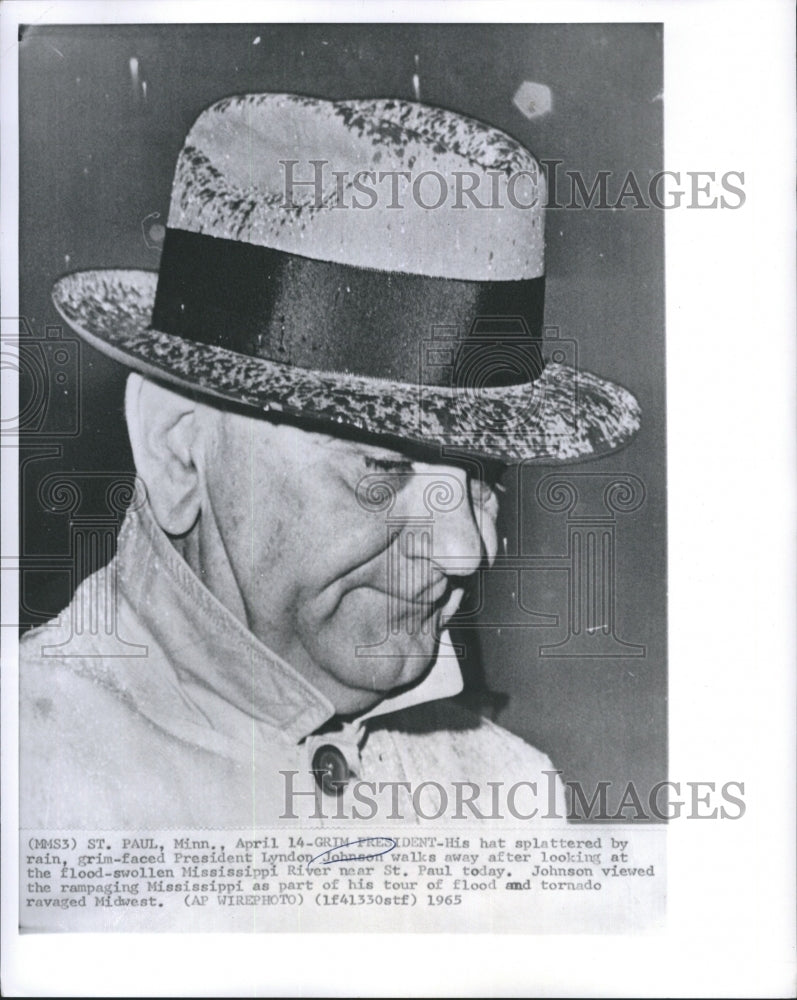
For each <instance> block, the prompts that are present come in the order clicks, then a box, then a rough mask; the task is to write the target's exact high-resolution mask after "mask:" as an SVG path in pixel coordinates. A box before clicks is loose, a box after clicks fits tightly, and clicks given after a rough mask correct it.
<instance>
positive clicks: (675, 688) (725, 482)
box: [0, 0, 796, 997]
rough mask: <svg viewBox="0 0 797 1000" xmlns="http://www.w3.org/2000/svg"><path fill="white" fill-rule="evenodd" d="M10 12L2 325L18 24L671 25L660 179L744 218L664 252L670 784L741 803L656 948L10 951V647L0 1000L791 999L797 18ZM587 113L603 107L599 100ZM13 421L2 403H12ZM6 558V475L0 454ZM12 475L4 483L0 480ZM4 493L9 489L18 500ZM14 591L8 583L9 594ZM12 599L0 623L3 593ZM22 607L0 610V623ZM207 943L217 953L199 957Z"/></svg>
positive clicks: (435, 7)
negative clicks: (725, 193)
mask: <svg viewBox="0 0 797 1000" xmlns="http://www.w3.org/2000/svg"><path fill="white" fill-rule="evenodd" d="M283 10H284V13H283V15H282V16H280V14H279V13H277V12H273V11H272V9H270V8H269V9H266V8H265V7H264V5H262V4H248V5H245V4H237V5H233V4H231V3H227V4H225V5H223V6H221V7H220V6H219V5H218V4H212V5H211V4H206V3H200V2H194V3H190V4H187V3H175V2H158V3H152V2H145V0H141V2H136V3H117V4H113V5H111V4H101V3H71V2H61V3H52V2H51V3H46V2H45V3H23V2H6V3H4V4H3V5H2V6H0V18H1V19H2V34H0V59H1V62H2V64H1V67H0V73H2V76H1V77H0V87H1V89H2V94H3V101H2V152H3V162H2V175H1V176H0V184H1V185H2V189H1V190H0V196H1V197H2V207H1V210H2V219H1V220H0V228H1V229H2V241H3V242H2V289H3V300H2V311H3V315H4V316H7V315H14V314H15V313H16V297H17V285H16V268H17V261H16V232H17V218H16V199H15V197H13V196H12V195H13V192H14V191H15V188H16V180H15V178H16V176H17V175H16V148H15V142H14V141H13V137H14V126H13V122H14V118H15V112H16V91H17V82H16V81H17V59H16V46H15V42H16V27H17V23H19V22H23V23H33V22H40V23H62V22H72V23H101V22H106V23H107V22H120V21H127V22H152V23H157V22H182V21H187V20H191V21H207V22H219V21H224V22H241V21H244V22H245V21H252V22H257V21H262V19H263V18H264V16H265V17H266V18H267V19H269V20H272V21H279V20H283V19H285V20H296V21H298V20H301V21H323V20H334V21H347V20H395V21H435V22H436V21H443V20H463V21H525V20H534V21H591V22H595V21H662V22H664V24H665V34H664V38H665V115H666V119H665V120H666V143H665V153H666V166H667V167H668V168H670V169H681V170H689V169H693V170H717V171H720V172H722V171H724V170H731V169H741V170H744V172H745V190H746V193H747V203H746V205H745V206H744V208H743V209H741V210H738V211H727V212H700V211H673V212H670V213H668V217H667V220H666V225H667V230H666V236H667V275H666V277H667V351H668V358H667V361H668V364H667V377H668V406H669V423H668V447H669V519H670V520H669V523H670V581H671V590H670V607H669V611H670V691H671V694H670V711H671V716H670V747H671V766H670V773H671V776H672V777H673V778H676V779H677V778H679V777H680V778H682V779H683V780H715V781H718V782H722V781H725V780H732V779H733V780H735V779H740V780H744V781H745V785H746V801H747V815H746V816H745V817H744V819H742V820H740V821H737V822H725V823H717V822H705V821H703V822H700V821H688V820H682V821H676V822H673V823H672V824H671V827H670V833H669V861H668V868H669V871H670V884H669V900H668V909H669V914H668V927H667V930H666V931H665V932H663V933H661V934H656V935H650V936H645V937H627V936H614V937H613V936H608V935H596V936H593V937H570V936H556V937H545V936H540V937H520V936H513V935H505V936H493V937H490V938H489V939H488V938H486V937H482V936H479V937H474V936H471V935H467V936H461V937H453V936H443V937H441V936H439V935H428V936H423V935H415V936H410V937H401V936H382V935H368V936H362V937H359V936H354V935H347V936H345V937H342V936H335V935H330V936H315V935H314V936H300V935H297V936H293V935H274V936H267V935H258V936H254V937H245V936H235V935H222V936H205V935H202V936H199V935H197V936H193V935H183V936H177V935H109V934H105V935H98V936H95V935H76V936H72V935H54V936H33V935H31V936H26V937H23V938H20V937H18V936H17V934H16V931H15V927H16V923H17V911H16V889H15V882H16V879H15V869H14V861H15V857H16V843H15V839H16V838H15V830H14V827H15V821H16V795H15V791H16V789H15V779H14V776H15V774H16V763H17V753H16V720H15V717H14V713H13V706H14V705H15V704H16V679H15V677H14V676H13V671H11V670H9V669H7V663H8V662H9V661H8V660H7V659H6V656H7V655H8V656H10V655H12V654H13V647H14V640H13V637H10V636H9V635H6V634H5V633H9V632H11V631H13V630H8V629H3V630H2V631H3V633H4V634H3V657H4V660H3V663H4V669H3V672H2V684H3V698H4V714H3V733H2V735H3V753H2V777H3V789H4V792H5V793H6V794H5V795H4V798H3V821H4V822H3V831H2V834H3V843H2V857H3V900H2V934H3V941H2V944H3V948H2V955H3V968H2V972H3V984H2V985H3V992H4V994H5V995H18V996H30V995H42V994H43V995H69V994H77V995H80V994H85V995H106V994H110V995H114V994H115V995H127V996H135V995H142V996H143V995H157V994H163V995H172V996H180V995H201V996H235V995H248V994H249V993H251V994H253V995H278V994H288V995H297V994H301V995H313V994H320V995H348V996H352V995H367V994H371V993H375V994H391V995H399V994H404V995H452V994H460V995H479V994H482V995H484V994H489V995H508V994H509V995H511V994H516V993H521V994H525V993H529V992H531V993H536V994H537V995H543V996H552V997H555V996H575V995H586V996H599V995H607V996H608V995H615V996H713V997H718V996H742V995H747V996H762V997H763V996H789V995H793V992H794V989H795V965H794V933H795V915H794V898H795V897H794V873H795V868H794V842H795V837H794V834H795V828H794V806H795V790H794V789H795V782H794V750H795V740H794V736H795V723H794V704H795V680H794V652H795V648H794V645H795V644H794V627H793V626H794V608H795V596H796V595H795V585H794V567H795V559H794V556H795V545H794V538H795V532H794V525H795V488H794V469H795V437H794V427H795V420H794V417H795V411H794V372H795V348H794V329H795V304H794V303H795V300H794V274H795V254H794V235H793V234H794V222H795V213H794V185H793V182H794V170H793V166H792V162H793V154H794V148H795V127H794V121H795V116H794V54H793V48H794V45H793V39H794V13H793V7H792V5H791V4H790V3H787V2H775V0H765V2H758V3H755V4H753V3H742V2H729V0H725V2H710V0H697V2H695V0H691V2H689V3H686V2H683V3H680V2H675V0H673V2H669V3H659V2H653V0H650V2H645V3H639V2H637V3H634V2H630V0H628V2H607V0H601V2H600V3H599V4H598V3H596V2H594V0H591V2H568V0H560V2H557V3H534V2H529V0H526V2H524V3H520V4H510V3H496V2H493V3H489V4H488V3H457V4H454V3H445V4H443V3H427V4H425V5H423V6H421V5H415V4H407V3H401V2H394V3H390V4H382V3H362V2H360V3H348V2H345V3H336V4H334V5H333V4H329V3H328V4H318V3H300V2H297V0H294V2H293V3H292V4H291V5H290V7H289V8H288V7H287V6H286V7H285V8H283ZM597 99H599V98H598V96H597V95H596V100H597ZM4 389H6V391H5V392H4V394H3V395H4V400H3V407H4V410H5V409H6V407H13V405H14V403H15V400H14V398H13V397H12V396H11V395H10V394H9V393H8V389H7V386H4ZM3 453H4V454H3V468H2V472H3V491H2V497H3V534H2V543H3V553H4V555H5V554H7V553H9V552H11V553H13V552H14V551H15V549H16V518H17V511H16V489H14V488H13V483H14V482H15V479H16V472H15V467H14V466H15V460H16V455H15V454H14V453H13V451H11V450H9V449H3ZM9 459H10V460H11V461H10V465H11V468H9V462H8V460H9ZM9 486H11V488H9ZM5 575H13V574H4V576H5ZM13 589H14V588H13V587H9V586H8V581H5V580H4V587H3V594H2V597H3V612H4V615H5V614H6V612H7V611H8V609H9V607H11V608H12V609H13V613H12V614H11V615H10V618H11V620H14V617H15V613H16V612H15V608H16V602H15V598H16V594H14V593H13ZM9 601H11V602H13V603H12V604H11V605H9V604H8V603H7V602H9ZM210 937H212V941H211V940H209V938H210Z"/></svg>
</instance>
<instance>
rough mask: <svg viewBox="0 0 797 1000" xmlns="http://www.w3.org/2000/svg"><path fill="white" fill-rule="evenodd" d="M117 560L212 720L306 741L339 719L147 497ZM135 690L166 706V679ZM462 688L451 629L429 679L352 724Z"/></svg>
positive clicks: (131, 515)
mask: <svg viewBox="0 0 797 1000" xmlns="http://www.w3.org/2000/svg"><path fill="white" fill-rule="evenodd" d="M116 564H117V582H118V585H119V589H120V594H121V597H122V599H123V600H124V601H125V602H126V603H127V604H128V605H129V606H130V607H131V610H132V612H133V616H134V619H135V620H136V621H137V622H138V623H139V624H140V625H141V626H143V629H144V631H145V632H146V633H147V634H148V635H149V636H151V637H152V639H153V640H154V644H155V646H156V647H157V648H159V649H160V650H161V651H162V653H163V656H164V659H166V660H167V661H168V664H169V666H170V667H171V668H172V670H173V671H174V674H175V675H176V676H175V678H174V680H175V681H176V682H177V686H178V687H179V695H180V697H181V698H182V699H188V700H189V701H190V702H191V703H192V707H193V708H194V709H196V710H197V712H200V713H201V714H202V715H204V717H205V718H206V719H207V722H208V724H209V726H210V727H211V728H213V729H214V730H217V731H218V732H220V733H224V732H225V731H226V732H228V733H229V735H230V736H231V737H233V738H235V736H236V733H237V731H238V730H239V728H240V726H241V724H242V722H244V721H249V722H250V728H251V724H252V723H253V724H254V725H255V726H256V727H257V728H259V729H260V730H261V731H263V735H264V736H266V735H268V736H269V737H270V738H271V739H273V737H274V732H275V731H276V732H277V733H279V734H280V739H281V740H285V741H287V742H289V743H299V742H301V741H302V740H303V739H304V738H305V737H307V736H309V735H310V734H311V733H313V732H315V731H316V730H317V729H319V728H320V727H321V726H323V725H324V724H325V723H327V722H329V720H331V719H332V718H333V716H334V714H335V710H334V706H333V705H332V703H331V702H330V701H329V699H327V698H326V697H325V696H324V695H323V694H321V692H319V691H318V690H317V689H316V688H315V687H314V686H313V685H312V684H310V683H309V682H308V681H307V680H306V679H305V678H304V677H303V676H302V675H301V674H300V673H299V672H298V671H296V670H295V669H294V668H293V667H292V666H291V665H290V664H289V663H287V662H286V661H285V660H284V659H282V658H281V657H280V656H278V655H277V654H276V653H275V652H274V651H273V650H271V649H269V648H268V647H267V646H265V645H264V644H263V643H262V642H260V640H259V639H257V638H256V637H255V636H254V635H253V634H252V633H251V632H250V631H249V629H248V628H247V627H246V626H245V625H244V624H243V623H242V622H241V621H239V619H238V618H236V617H235V615H233V614H232V613H231V612H230V611H229V610H228V609H227V608H226V607H224V605H222V604H221V603H220V602H219V601H218V600H217V599H216V597H214V595H213V594H212V593H211V592H210V591H209V590H208V589H207V587H205V585H204V584H203V583H202V581H201V580H200V579H199V578H198V577H197V576H196V575H195V574H194V573H193V571H192V570H191V568H190V567H189V566H188V564H187V563H186V562H185V560H184V559H183V558H182V556H180V554H179V553H178V552H177V551H176V549H175V548H174V547H173V546H172V544H171V543H170V541H169V540H168V538H167V537H166V535H165V534H164V533H163V531H162V530H161V529H160V527H159V526H158V524H157V523H156V521H155V518H154V516H153V514H152V511H151V510H150V508H149V506H148V505H147V504H145V505H144V506H142V507H140V508H139V509H137V510H131V511H130V512H128V514H127V517H126V519H125V523H124V525H123V527H122V530H121V532H120V535H119V542H118V549H117V558H116ZM138 673H140V671H138ZM145 673H146V672H145ZM151 677H152V675H151V674H150V678H151ZM142 680H143V678H142ZM137 688H138V690H137V691H136V701H137V702H138V703H139V707H140V708H141V709H142V710H143V711H145V712H147V709H148V708H150V709H151V710H152V711H151V713H148V714H153V713H155V712H158V713H159V714H163V713H162V710H161V709H159V707H158V706H157V705H156V701H157V700H158V699H159V698H160V696H161V694H162V692H161V693H160V694H159V693H158V685H157V684H153V685H151V686H150V685H148V684H146V683H141V684H139V685H137ZM461 690H462V676H461V673H460V670H459V665H458V662H457V659H456V656H455V654H454V651H453V648H452V647H451V644H450V641H449V640H448V634H447V633H445V634H444V636H443V637H442V640H441V643H440V651H439V654H438V658H437V660H436V662H435V664H434V666H433V667H432V669H431V671H429V672H428V673H427V674H426V676H425V677H424V678H423V680H422V681H420V682H419V683H418V684H416V685H415V686H414V687H412V688H410V689H409V690H406V691H404V692H401V693H400V694H397V695H393V696H390V697H387V698H385V699H383V700H382V701H381V702H379V703H378V704H377V705H376V706H375V707H374V708H372V709H370V710H369V711H368V712H365V713H364V714H363V715H361V716H360V717H359V718H357V719H355V720H354V724H355V727H356V728H357V729H360V728H361V726H362V724H363V723H364V722H365V721H366V720H367V719H370V718H374V717H376V716H380V715H385V714H387V713H389V712H394V711H397V710H399V709H403V708H409V707H411V706H413V705H418V704H421V703H423V702H427V701H433V700H436V699H438V698H446V697H450V696H452V695H454V694H458V693H459V691H461ZM150 702H152V704H149V703H150ZM242 716H243V717H244V719H242Z"/></svg>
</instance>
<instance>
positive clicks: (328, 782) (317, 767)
mask: <svg viewBox="0 0 797 1000" xmlns="http://www.w3.org/2000/svg"><path fill="white" fill-rule="evenodd" d="M313 773H314V774H315V780H316V782H317V784H318V787H319V788H320V789H321V791H322V792H324V793H325V794H326V795H340V793H341V792H342V791H343V786H344V785H345V784H346V783H347V782H348V780H349V778H350V777H351V771H350V770H349V765H348V764H347V763H346V758H345V757H344V756H343V754H342V753H341V752H340V750H338V748H337V747H335V746H332V744H331V743H325V744H324V746H322V747H319V748H318V749H317V750H316V752H315V753H314V754H313Z"/></svg>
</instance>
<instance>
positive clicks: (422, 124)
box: [53, 94, 639, 462]
mask: <svg viewBox="0 0 797 1000" xmlns="http://www.w3.org/2000/svg"><path fill="white" fill-rule="evenodd" d="M544 202H545V182H544V177H543V175H542V173H541V171H540V168H539V166H538V164H537V162H536V161H535V159H534V158H533V157H532V155H531V154H530V153H529V152H528V151H527V150H526V149H525V148H524V147H523V146H521V145H520V144H519V143H518V142H516V141H515V140H514V139H512V138H511V137H510V136H508V135H506V134H505V133H503V132H500V131H498V130H497V129H494V128H492V127H490V126H488V125H485V124H483V123H481V122H478V121H474V120H473V119H470V118H465V117H463V116H462V115H459V114H455V113H453V112H450V111H444V110H441V109H438V108H433V107H429V106H426V105H423V104H418V103H413V102H408V101H400V100H355V101H334V102H330V101H324V100H317V99H313V98H306V97H296V96H292V95H285V94H247V95H243V96H237V97H231V98H227V99H225V100H222V101H219V102H217V103H216V104H214V105H212V106H211V107H210V108H208V109H207V110H205V111H203V112H202V113H201V114H200V116H199V118H198V119H197V120H196V122H195V124H194V126H193V127H192V129H191V130H190V132H189V134H188V136H187V138H186V140H185V144H184V146H183V149H182V151H181V153H180V156H179V159H178V161H177V167H176V171H175V176H174V183H173V187H172V197H171V204H170V209H169V218H168V227H167V230H166V236H165V239H164V243H163V250H162V256H161V263H160V269H159V272H158V273H157V274H156V273H154V272H149V271H138V270H95V271H83V272H79V273H76V274H70V275H67V276H66V277H63V278H61V279H60V280H59V281H58V282H57V283H56V285H55V288H54V290H53V299H54V302H55V305H56V307H57V309H58V311H59V312H60V313H61V315H62V316H63V318H64V319H65V320H66V321H67V322H68V323H69V324H70V326H72V328H73V329H74V330H75V331H76V332H77V333H79V334H80V335H81V336H82V337H84V338H85V339H86V340H87V341H88V342H89V343H91V344H92V345H94V346H95V347H96V348H98V349H99V350H101V351H103V352H104V353H105V354H108V355H110V356H111V357H114V358H116V359H118V360H119V361H121V362H123V363H124V364H126V365H128V366H129V367H131V368H133V369H136V370H138V371H140V372H143V373H144V374H147V375H150V376H152V377H156V378H159V379H162V380H165V381H166V382H169V383H172V384H175V385H177V386H181V387H183V388H185V389H188V390H191V391H193V392H197V393H200V394H202V395H206V396H209V397H214V398H217V399H219V400H226V401H229V402H231V403H235V404H237V405H239V406H244V407H246V408H247V409H251V410H252V411H256V412H259V413H261V414H263V415H268V416H270V417H272V418H280V417H282V418H285V419H290V420H294V421H299V422H304V423H307V424H310V425H312V426H313V427H314V428H316V429H322V430H323V429H326V430H328V431H330V432H332V433H335V429H336V428H338V429H339V430H341V429H344V428H345V429H346V430H350V431H353V432H359V433H361V434H364V435H367V436H376V437H379V438H386V439H389V440H390V441H392V442H394V443H399V444H400V443H405V444H406V445H409V444H413V445H416V446H422V447H426V448H429V447H431V448H434V449H436V450H437V453H438V454H446V453H450V454H456V453H460V452H461V453H464V454H472V455H476V456H483V457H486V458H491V459H497V460H500V461H505V462H506V461H508V462H514V461H524V460H538V461H548V462H551V461H553V462H559V461H572V460H577V459H580V458H588V457H591V456H597V455H600V454H605V453H607V452H609V451H612V450H614V449H616V448H618V447H620V446H622V445H624V444H625V443H626V442H628V441H629V440H630V438H631V437H632V436H633V434H634V433H635V432H636V430H637V428H638V426H639V408H638V406H637V403H636V400H635V399H634V397H633V396H632V395H631V394H630V393H629V392H627V391H626V390H625V389H623V388H621V387H620V386H617V385H615V384H613V383H611V382H608V381H606V380H605V379H603V378H600V377H599V376H597V375H593V374H590V373H589V372H584V371H579V370H576V369H575V368H574V367H572V366H570V365H568V364H566V363H564V359H563V357H562V356H561V352H557V351H556V350H552V349H551V348H552V347H555V342H553V343H551V342H548V341H546V339H545V338H544V335H543V299H544V284H545V277H544V259H543V255H544ZM547 354H549V355H551V356H550V357H547V356H546V355H547Z"/></svg>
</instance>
